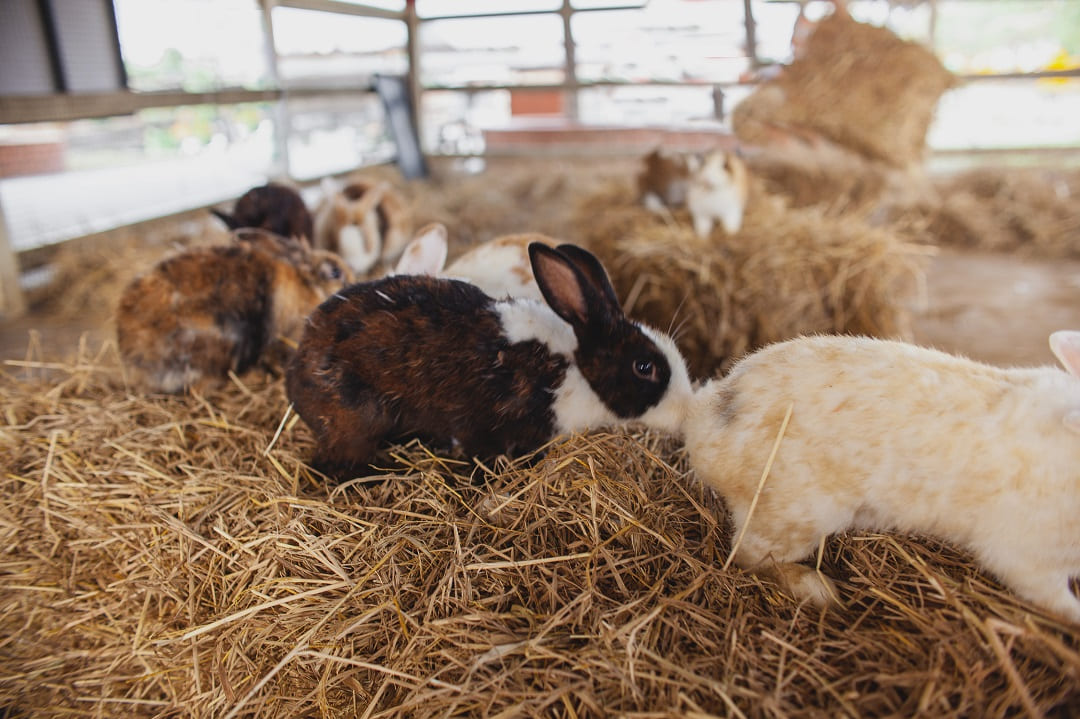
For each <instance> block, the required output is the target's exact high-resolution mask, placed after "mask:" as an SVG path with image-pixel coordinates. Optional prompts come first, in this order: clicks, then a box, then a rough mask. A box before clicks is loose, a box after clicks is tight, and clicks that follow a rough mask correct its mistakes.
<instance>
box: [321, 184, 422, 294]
mask: <svg viewBox="0 0 1080 719" xmlns="http://www.w3.org/2000/svg"><path fill="white" fill-rule="evenodd" d="M323 191H324V193H325V195H326V196H325V197H324V199H323V201H322V203H320V205H319V207H318V209H317V210H316V211H315V221H314V233H315V238H314V241H313V244H314V246H315V247H316V248H319V249H326V250H330V251H331V252H336V253H337V254H339V255H341V257H342V258H343V259H344V260H345V262H346V263H348V265H349V267H351V268H352V270H353V271H354V272H356V273H357V274H364V273H366V272H369V271H370V270H372V269H373V268H374V267H375V266H376V264H378V263H379V262H380V261H385V262H392V261H394V260H396V259H397V258H398V257H399V256H400V255H401V252H402V250H403V249H404V248H405V244H406V243H407V242H408V241H409V236H410V235H411V234H412V217H411V214H410V211H409V208H408V203H407V202H406V201H405V198H403V197H402V196H401V194H400V193H398V191H397V190H395V189H394V188H393V187H392V186H391V185H390V183H388V182H385V181H375V180H371V179H367V178H357V179H354V180H353V181H351V182H349V184H347V185H345V186H344V187H342V188H340V189H338V188H337V187H336V185H335V183H334V182H333V181H332V180H327V181H324V183H323Z"/></svg>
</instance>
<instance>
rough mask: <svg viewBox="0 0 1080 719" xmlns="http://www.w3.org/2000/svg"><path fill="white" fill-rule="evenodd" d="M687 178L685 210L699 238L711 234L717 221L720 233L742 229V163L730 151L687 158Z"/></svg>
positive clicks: (746, 187)
mask: <svg viewBox="0 0 1080 719" xmlns="http://www.w3.org/2000/svg"><path fill="white" fill-rule="evenodd" d="M688 164H689V168H690V179H689V180H688V182H687V187H686V207H687V209H688V210H690V216H691V217H692V218H693V221H694V231H695V232H697V234H698V236H699V237H702V238H707V237H708V236H709V235H710V234H712V229H713V225H714V224H715V223H716V222H719V223H720V225H721V226H722V227H723V228H724V232H726V233H727V234H729V235H734V234H735V233H736V232H738V231H739V228H741V227H742V220H743V210H744V209H745V207H746V198H747V195H748V193H749V179H748V177H747V172H746V163H744V162H743V161H742V159H741V158H739V156H738V155H736V154H735V153H733V152H724V151H723V150H719V149H717V150H713V151H712V152H709V153H708V154H706V155H705V156H704V157H697V156H696V155H695V156H691V157H690V158H689V159H688Z"/></svg>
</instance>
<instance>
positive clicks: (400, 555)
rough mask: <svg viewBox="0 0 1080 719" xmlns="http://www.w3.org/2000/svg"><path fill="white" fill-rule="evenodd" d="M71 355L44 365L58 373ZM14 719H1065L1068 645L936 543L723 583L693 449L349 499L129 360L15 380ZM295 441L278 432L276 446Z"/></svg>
mask: <svg viewBox="0 0 1080 719" xmlns="http://www.w3.org/2000/svg"><path fill="white" fill-rule="evenodd" d="M46 359H51V358H46ZM0 392H2V396H3V404H4V408H5V409H4V412H3V419H2V425H0V447H2V451H3V453H4V456H5V471H4V474H3V477H2V478H0V533H2V534H3V537H4V547H5V552H4V557H3V560H2V569H3V571H2V572H0V608H2V614H0V617H2V618H0V621H2V622H3V631H2V633H0V635H2V637H3V638H2V640H0V647H2V648H0V706H3V707H7V709H8V711H9V713H10V715H12V716H35V717H37V716H106V717H112V716H116V717H119V716H124V717H128V716H147V717H151V716H153V717H167V716H216V717H233V716H237V717H244V716H343V715H344V716H372V717H377V716H395V717H396V716H415V717H431V716H541V715H543V716H578V717H599V716H608V715H616V714H619V715H627V716H672V715H679V716H745V717H810V716H821V715H823V714H827V715H833V716H853V717H854V716H871V715H883V714H904V715H911V714H925V715H933V716H939V717H963V716H986V717H990V716H1015V715H1024V714H1026V715H1029V716H1038V715H1043V714H1046V715H1051V716H1055V715H1056V716H1066V715H1068V714H1069V713H1070V712H1071V711H1072V710H1074V709H1075V707H1076V706H1077V705H1078V702H1080V684H1078V682H1077V681H1076V676H1077V672H1078V671H1080V648H1078V646H1077V638H1076V635H1075V634H1074V633H1072V632H1070V631H1068V630H1065V629H1064V628H1062V627H1061V626H1059V625H1057V624H1056V623H1055V622H1054V621H1053V620H1050V619H1048V618H1046V617H1043V616H1041V615H1039V614H1036V613H1032V612H1031V611H1030V610H1029V608H1027V607H1024V606H1021V605H1019V604H1018V603H1017V602H1016V601H1015V600H1014V599H1013V598H1012V597H1011V596H1010V595H1009V594H1008V593H1007V592H1005V591H1004V590H1002V589H1001V588H1000V587H999V586H998V585H997V584H996V583H995V582H994V581H993V580H991V579H989V578H988V577H986V576H984V575H982V574H980V573H979V572H978V571H977V570H976V569H975V568H974V567H973V565H972V564H971V562H970V561H969V559H968V558H967V557H966V556H964V555H963V554H961V553H958V552H956V551H954V550H952V549H950V548H948V547H943V546H941V545H939V544H936V543H934V542H932V541H929V540H919V539H915V538H905V537H893V536H884V535H869V536H862V535H859V536H855V535H849V536H844V537H840V538H836V539H834V540H831V541H830V542H829V543H828V544H827V545H826V547H825V551H824V554H823V556H822V557H821V562H822V569H823V570H824V571H826V572H828V573H830V574H831V575H832V576H835V577H837V578H839V579H840V580H841V590H842V592H843V597H844V599H845V600H846V602H847V606H846V607H845V608H843V609H837V610H831V611H828V612H824V613H822V612H818V611H815V610H810V609H808V608H806V607H799V606H796V605H795V604H793V603H792V601H791V600H790V599H788V598H786V597H784V596H783V595H781V594H780V593H779V592H778V590H777V589H776V587H775V586H773V585H771V584H769V583H767V582H762V581H760V580H758V579H756V578H755V577H753V576H750V575H746V574H743V573H741V572H739V571H735V570H731V571H722V570H721V566H722V564H723V561H724V559H725V558H726V553H727V551H728V548H729V537H728V531H727V527H726V522H725V515H724V511H723V505H722V503H721V502H720V501H718V500H717V499H716V498H715V497H714V496H712V495H711V493H709V492H707V491H705V490H703V489H702V488H701V487H700V486H698V485H697V484H696V483H695V482H694V481H693V478H692V476H690V475H689V474H688V470H687V466H686V462H685V458H684V457H683V455H682V454H681V453H680V451H679V450H678V446H677V445H676V443H675V442H674V440H672V439H670V438H664V437H658V436H653V435H649V434H633V435H622V434H597V435H592V436H574V437H569V438H562V439H559V440H556V441H555V442H554V443H553V444H552V445H550V446H549V447H548V449H547V452H546V454H545V455H544V456H542V457H539V458H533V459H532V460H531V461H519V462H516V463H513V464H510V463H501V464H499V465H498V466H495V467H491V468H482V467H475V466H468V465H460V464H452V463H449V462H448V461H445V460H441V459H439V458H436V457H434V456H432V455H430V454H429V453H427V452H426V451H425V450H424V449H423V448H422V447H419V446H410V447H404V448H400V447H399V448H396V449H393V450H391V451H389V452H388V454H387V456H386V458H385V460H386V463H387V465H388V466H393V469H392V470H391V471H388V472H387V474H386V479H385V481H383V482H381V483H377V484H370V485H361V484H351V485H349V484H347V485H343V486H340V487H336V488H334V487H328V486H326V485H325V484H324V483H323V482H322V481H321V479H320V478H318V477H316V476H313V475H312V474H311V473H310V472H309V470H307V469H306V468H305V467H304V465H303V458H304V457H305V456H306V455H307V453H308V451H309V450H310V448H311V441H310V436H309V435H308V433H307V431H306V430H305V429H304V428H303V425H302V424H295V423H293V422H291V421H288V420H286V421H285V422H284V423H283V422H282V418H283V417H284V416H285V405H286V403H285V399H284V396H283V390H282V382H281V380H280V379H277V378H274V377H268V376H265V375H262V374H259V373H255V374H251V375H247V376H245V377H243V378H242V379H241V380H238V381H235V382H231V383H229V384H227V385H225V386H224V387H222V388H220V389H218V390H215V391H212V392H208V393H207V394H205V395H202V396H185V397H143V396H141V395H140V394H139V393H138V392H136V391H135V390H134V388H131V387H128V386H127V385H126V384H125V383H124V378H123V373H122V371H121V370H120V368H119V367H118V366H117V364H116V359H115V352H114V350H113V349H112V348H111V347H109V346H106V347H103V348H101V349H100V350H95V349H92V348H89V347H85V346H84V347H83V348H82V350H81V351H80V353H79V356H78V357H73V358H69V359H67V360H64V361H62V362H58V363H53V362H42V361H39V360H38V358H36V357H33V358H31V361H30V362H29V363H19V364H15V365H13V364H11V363H8V364H7V365H6V366H5V367H4V368H3V373H2V375H0ZM279 432H280V433H279Z"/></svg>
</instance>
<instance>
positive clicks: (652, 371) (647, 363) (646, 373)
mask: <svg viewBox="0 0 1080 719" xmlns="http://www.w3.org/2000/svg"><path fill="white" fill-rule="evenodd" d="M634 374H636V375H637V376H638V377H640V378H641V379H647V380H655V379H656V365H654V364H653V362H652V360H645V359H639V360H634Z"/></svg>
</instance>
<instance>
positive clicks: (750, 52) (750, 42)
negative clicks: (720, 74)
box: [743, 0, 761, 70]
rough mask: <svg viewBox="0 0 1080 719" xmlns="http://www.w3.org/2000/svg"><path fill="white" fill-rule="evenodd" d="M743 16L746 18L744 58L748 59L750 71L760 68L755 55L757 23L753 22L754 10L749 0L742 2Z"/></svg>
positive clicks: (759, 61) (759, 62)
mask: <svg viewBox="0 0 1080 719" xmlns="http://www.w3.org/2000/svg"><path fill="white" fill-rule="evenodd" d="M743 16H744V17H745V18H746V56H747V57H748V58H750V67H751V69H754V70H756V69H757V68H759V67H761V60H759V59H758V54H757V23H755V22H754V10H753V8H752V7H750V0H743Z"/></svg>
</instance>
